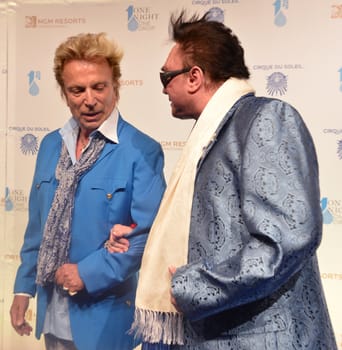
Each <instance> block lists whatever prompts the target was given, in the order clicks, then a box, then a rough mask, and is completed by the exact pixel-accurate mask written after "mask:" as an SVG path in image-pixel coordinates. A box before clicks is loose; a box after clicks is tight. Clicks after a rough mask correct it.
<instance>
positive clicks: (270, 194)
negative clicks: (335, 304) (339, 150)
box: [171, 95, 337, 350]
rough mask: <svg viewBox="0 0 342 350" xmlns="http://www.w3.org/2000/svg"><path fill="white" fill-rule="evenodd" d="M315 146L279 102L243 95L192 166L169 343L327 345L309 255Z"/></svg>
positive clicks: (315, 209)
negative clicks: (181, 325)
mask: <svg viewBox="0 0 342 350" xmlns="http://www.w3.org/2000/svg"><path fill="white" fill-rule="evenodd" d="M321 237H322V216H321V208H320V191H319V178H318V164H317V158H316V152H315V147H314V144H313V142H312V138H311V136H310V133H309V132H308V130H307V128H306V126H305V124H304V122H303V120H302V118H301V117H300V115H299V114H298V112H297V111H296V110H295V109H294V108H293V107H291V106H290V105H288V104H286V103H285V102H282V101H279V100H275V99H268V98H262V97H255V96H254V95H246V96H244V97H243V98H241V99H240V100H239V101H238V102H237V103H236V104H235V105H234V106H233V108H231V110H230V111H229V112H228V113H227V115H226V118H225V120H224V121H223V123H222V124H221V126H220V128H219V130H218V132H217V138H216V139H215V140H213V142H212V144H211V145H210V146H209V147H208V149H207V150H206V152H205V155H204V157H203V158H202V161H201V163H200V164H199V166H198V172H197V178H196V183H195V191H194V198H193V205H192V213H191V227H190V237H189V255H188V264H187V265H185V266H183V267H180V268H179V269H178V270H177V272H176V273H175V275H174V277H173V294H174V296H175V298H176V300H177V304H178V305H179V306H180V308H181V310H182V311H183V312H184V316H185V318H186V326H185V345H184V346H171V348H172V349H175V350H176V349H179V350H180V349H187V350H216V349H227V350H228V349H229V350H241V349H254V350H284V349H286V350H290V349H291V350H297V349H310V350H321V349H327V350H328V349H329V350H335V349H337V346H336V342H335V339H334V333H333V330H332V326H331V323H330V319H329V314H328V311H327V306H326V303H325V298H324V292H323V288H322V285H321V281H320V274H319V269H318V264H317V258H316V250H317V247H318V246H319V243H320V241H321Z"/></svg>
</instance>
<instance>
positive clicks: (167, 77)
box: [159, 67, 191, 89]
mask: <svg viewBox="0 0 342 350" xmlns="http://www.w3.org/2000/svg"><path fill="white" fill-rule="evenodd" d="M190 70H191V67H188V68H183V69H178V70H170V71H168V72H160V73H159V74H160V80H161V82H162V84H163V86H164V89H165V88H166V87H167V85H168V84H169V82H170V81H171V80H172V79H173V78H174V77H176V76H177V75H180V74H183V73H187V72H190Z"/></svg>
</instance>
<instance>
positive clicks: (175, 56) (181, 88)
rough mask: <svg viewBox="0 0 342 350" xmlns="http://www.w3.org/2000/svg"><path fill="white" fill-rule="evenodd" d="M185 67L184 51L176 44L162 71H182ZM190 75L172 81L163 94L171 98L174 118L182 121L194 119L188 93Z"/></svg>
mask: <svg viewBox="0 0 342 350" xmlns="http://www.w3.org/2000/svg"><path fill="white" fill-rule="evenodd" d="M183 68H186V67H184V65H183V60H182V51H181V50H180V48H179V45H178V44H175V45H174V46H173V48H172V49H171V51H170V53H169V55H168V57H167V59H166V61H165V64H164V65H163V67H162V71H164V72H170V71H176V70H181V69H183ZM187 83H188V73H187V72H186V73H182V74H179V75H177V76H175V77H174V78H172V80H170V81H169V82H168V84H167V85H166V87H164V88H163V93H164V94H166V95H168V96H169V100H170V102H171V113H172V115H173V116H174V117H176V118H180V119H189V118H193V115H192V114H193V113H192V111H191V106H192V103H191V95H190V94H189V93H188V91H187Z"/></svg>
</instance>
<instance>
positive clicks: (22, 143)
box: [8, 126, 50, 156]
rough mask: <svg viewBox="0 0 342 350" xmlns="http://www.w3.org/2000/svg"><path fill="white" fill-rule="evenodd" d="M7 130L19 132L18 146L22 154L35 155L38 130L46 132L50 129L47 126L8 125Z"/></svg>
mask: <svg viewBox="0 0 342 350" xmlns="http://www.w3.org/2000/svg"><path fill="white" fill-rule="evenodd" d="M8 130H9V132H10V133H11V132H17V133H20V134H21V136H19V148H20V151H21V153H22V154H23V155H25V156H33V155H36V154H37V152H38V149H39V139H38V136H37V133H38V132H40V133H41V132H43V133H44V134H46V133H47V132H49V131H50V129H49V128H47V127H40V126H35V127H31V126H10V127H9V128H8Z"/></svg>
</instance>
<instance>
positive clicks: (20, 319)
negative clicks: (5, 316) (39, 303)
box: [10, 295, 32, 335]
mask: <svg viewBox="0 0 342 350" xmlns="http://www.w3.org/2000/svg"><path fill="white" fill-rule="evenodd" d="M29 300H30V298H29V297H28V296H25V295H15V296H14V299H13V302H12V306H11V309H10V315H11V323H12V327H13V328H14V329H15V331H16V332H17V333H18V334H20V335H24V334H25V335H30V334H31V332H32V327H31V326H30V324H29V323H28V322H27V321H26V320H25V313H26V311H27V309H28V306H29Z"/></svg>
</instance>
